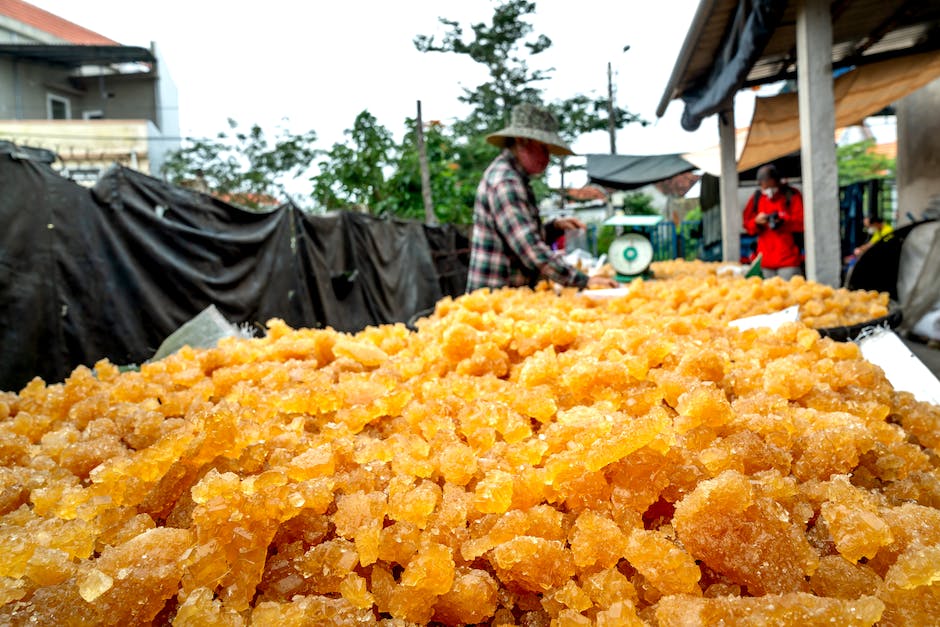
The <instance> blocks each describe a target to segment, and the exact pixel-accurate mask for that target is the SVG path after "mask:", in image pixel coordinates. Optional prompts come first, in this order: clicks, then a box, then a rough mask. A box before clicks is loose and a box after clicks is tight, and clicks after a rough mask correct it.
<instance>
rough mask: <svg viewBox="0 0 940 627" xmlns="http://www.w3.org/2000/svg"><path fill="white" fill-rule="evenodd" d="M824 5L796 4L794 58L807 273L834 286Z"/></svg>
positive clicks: (835, 236) (837, 246)
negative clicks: (798, 113)
mask: <svg viewBox="0 0 940 627" xmlns="http://www.w3.org/2000/svg"><path fill="white" fill-rule="evenodd" d="M829 4H830V2H829V0H802V2H800V3H799V5H798V6H797V14H796V61H797V90H798V101H799V106H800V144H801V146H802V148H801V162H802V167H803V190H802V191H803V204H804V207H805V216H804V220H805V227H806V237H805V240H806V276H807V278H809V279H811V280H813V281H817V282H819V283H824V284H826V285H831V286H833V287H835V286H838V285H839V283H840V275H841V267H842V266H841V264H842V260H841V256H842V250H841V247H842V244H841V237H840V235H839V180H838V170H837V167H836V143H835V132H836V129H835V124H836V123H835V104H834V100H833V95H832V16H831V14H830V10H829Z"/></svg>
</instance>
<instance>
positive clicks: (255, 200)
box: [161, 119, 319, 209]
mask: <svg viewBox="0 0 940 627" xmlns="http://www.w3.org/2000/svg"><path fill="white" fill-rule="evenodd" d="M228 126H229V131H228V132H221V133H219V134H218V135H217V136H216V137H215V138H212V139H193V140H189V141H188V145H186V146H185V147H183V148H181V149H180V150H177V151H174V152H171V153H170V154H169V156H168V158H167V160H166V161H165V163H164V164H163V167H162V168H161V174H162V175H163V176H164V177H165V178H166V179H167V180H168V181H170V182H171V183H175V184H178V185H183V186H188V187H195V188H197V189H203V188H204V189H206V190H209V191H211V192H212V193H213V194H215V195H217V196H220V197H224V198H227V199H229V200H231V201H232V202H235V203H237V204H241V205H243V206H246V207H248V208H251V209H259V208H263V207H264V206H265V205H266V204H268V203H266V202H265V200H266V199H271V198H274V199H279V200H280V201H283V200H286V198H285V197H284V195H283V193H282V190H283V184H284V183H285V182H287V181H289V180H292V179H294V178H296V177H298V176H300V175H302V174H303V173H304V172H305V171H306V170H307V169H308V168H309V167H310V164H311V162H312V161H313V159H314V158H315V157H316V155H317V154H318V152H319V151H318V150H317V149H316V148H314V144H315V142H316V139H317V134H316V132H314V131H308V132H306V133H302V134H293V133H289V132H287V131H285V130H283V129H281V130H280V131H279V132H278V134H277V136H276V137H275V138H274V139H273V140H270V139H268V137H267V136H266V135H265V133H264V131H263V130H262V129H261V127H260V126H258V125H257V124H255V125H253V126H252V127H251V128H249V129H248V130H247V131H243V130H241V128H240V127H239V125H238V123H237V122H236V121H235V120H232V119H229V120H228Z"/></svg>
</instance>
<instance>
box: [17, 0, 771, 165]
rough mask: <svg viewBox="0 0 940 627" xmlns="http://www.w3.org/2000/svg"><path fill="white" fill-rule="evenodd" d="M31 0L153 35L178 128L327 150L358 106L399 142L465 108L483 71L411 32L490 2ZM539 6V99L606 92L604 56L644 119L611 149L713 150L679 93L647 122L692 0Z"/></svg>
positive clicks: (129, 35) (743, 104)
mask: <svg viewBox="0 0 940 627" xmlns="http://www.w3.org/2000/svg"><path fill="white" fill-rule="evenodd" d="M31 1H32V3H33V4H35V5H36V6H39V7H41V8H43V9H45V10H47V11H50V12H52V13H55V14H57V15H60V16H62V17H64V18H66V19H68V20H71V21H73V22H75V23H77V24H80V25H82V26H84V27H86V28H89V29H91V30H94V31H96V32H98V33H100V34H102V35H105V36H107V37H110V38H112V39H115V40H117V41H119V42H120V43H122V44H125V45H142V46H149V45H150V42H151V41H153V42H156V45H157V46H158V47H159V48H160V50H161V53H162V55H163V57H164V58H165V61H166V65H167V66H168V67H166V68H165V70H166V71H168V72H169V73H170V75H171V76H172V78H173V80H174V82H175V83H176V86H177V88H178V90H179V107H180V112H179V113H180V115H179V117H180V126H181V130H182V134H183V135H184V136H195V137H209V136H214V135H215V134H216V133H217V132H219V131H222V130H225V129H226V128H227V127H226V119H227V118H233V119H235V120H237V121H238V122H239V123H240V124H242V125H250V124H254V123H258V124H261V125H262V126H263V127H264V128H265V129H266V130H270V131H274V130H275V129H276V127H277V125H279V124H280V125H282V126H285V127H286V128H287V129H289V130H290V131H292V132H303V131H307V130H310V129H313V130H315V131H316V132H317V134H318V136H319V139H320V142H319V143H320V146H321V147H322V148H324V149H326V148H329V147H330V146H331V145H332V144H333V143H334V142H336V141H342V139H343V131H344V129H347V128H349V127H350V126H352V123H353V121H354V119H355V117H356V115H357V114H358V113H359V112H361V111H362V110H363V109H368V110H369V111H370V112H371V113H372V114H373V115H375V116H376V117H377V118H378V121H379V122H380V123H381V124H383V125H385V126H386V127H387V128H389V129H390V130H391V131H392V132H393V133H394V134H395V136H396V138H400V137H401V135H402V133H403V132H404V127H403V123H404V120H405V118H406V117H408V116H412V117H413V116H414V114H415V102H416V101H417V100H421V101H422V110H423V116H424V118H425V120H431V119H438V120H442V121H444V122H447V121H449V120H452V119H454V118H455V117H459V116H462V115H464V114H465V113H466V109H465V108H464V106H463V105H462V104H461V103H460V102H458V100H457V98H458V96H459V95H460V94H461V88H462V87H464V86H466V87H473V86H475V85H477V84H479V83H480V82H482V81H484V80H485V79H486V74H485V71H484V70H483V68H482V66H477V65H476V64H474V63H473V62H472V61H469V60H467V59H464V58H462V57H460V56H458V55H453V54H432V53H421V52H418V51H417V50H416V49H415V47H414V45H413V43H412V40H413V39H414V37H415V36H416V35H418V34H435V33H437V34H440V33H442V32H443V30H444V29H443V27H442V26H441V25H440V24H439V23H438V20H437V18H438V17H447V18H450V19H455V20H458V21H461V22H462V23H464V24H466V25H467V26H468V28H466V31H467V32H469V23H470V22H477V21H488V20H489V18H490V17H491V16H492V12H493V6H494V3H493V1H491V0H407V1H405V2H389V1H387V0H337V1H331V2H297V1H293V0H266V1H264V2H257V1H255V2H244V1H242V0H230V1H228V2H223V1H219V0H188V1H186V2H183V1H182V0H164V1H163V2H158V3H153V2H146V3H145V2H140V1H138V0H84V1H82V2H75V0H31ZM536 6H537V9H536V13H535V15H534V16H533V18H532V22H533V25H534V27H535V31H534V32H535V33H536V34H545V35H547V36H549V37H550V38H551V39H552V41H553V44H554V45H553V46H552V47H551V48H550V49H549V50H548V51H547V52H545V53H543V54H540V55H537V56H536V57H534V58H532V61H531V67H533V68H548V67H554V68H555V71H554V73H553V75H552V76H553V78H552V79H551V80H550V81H547V82H546V83H545V88H546V91H545V96H546V99H548V100H554V99H556V98H564V97H568V96H572V95H574V94H577V93H585V94H591V93H594V94H597V95H603V94H605V93H606V90H607V63H608V62H611V63H612V64H613V69H614V73H615V76H614V85H615V89H616V100H617V103H618V104H619V105H620V106H623V107H625V108H627V109H629V110H631V111H634V112H636V113H639V114H641V115H642V116H644V117H645V118H647V119H648V120H650V121H651V122H652V124H651V125H650V126H648V127H646V128H641V127H640V126H638V125H633V126H630V127H628V128H626V129H624V130H621V131H620V132H619V134H618V137H617V150H618V152H619V153H621V154H662V153H668V152H686V151H694V150H700V149H703V148H707V147H709V146H713V145H715V144H717V141H718V134H717V122H716V121H715V119H714V117H712V118H710V119H707V120H705V122H704V123H703V125H702V128H701V129H700V130H699V131H697V132H696V133H689V132H686V131H684V130H682V128H681V126H680V125H679V117H680V114H681V110H682V103H681V102H680V101H674V102H673V103H672V104H671V105H670V107H669V109H668V110H667V113H666V116H665V117H663V118H662V119H658V120H657V119H656V117H655V110H656V106H657V104H658V103H659V99H660V97H661V96H662V93H663V90H664V89H665V86H666V82H667V80H668V78H669V75H670V73H671V71H672V68H673V65H674V64H675V61H676V57H677V56H678V54H679V49H680V48H681V46H682V42H683V40H684V38H685V34H686V32H687V30H688V27H689V24H690V22H691V20H692V16H693V14H694V12H695V9H696V7H697V6H698V0H657V1H654V2H649V1H647V0H642V1H641V0H621V1H619V2H615V1H610V0H606V1H605V0H579V1H578V2H571V1H568V0H538V1H537V4H536ZM625 45H629V46H630V49H629V51H627V52H623V48H624V46H625ZM737 102H738V106H737V113H736V115H737V123H738V126H745V125H747V123H748V122H749V121H750V115H751V111H752V108H753V98H752V97H751V96H750V92H744V93H742V94H741V95H739V97H738V99H737ZM574 149H575V151H576V152H578V153H580V154H587V153H606V152H609V139H608V136H607V134H606V133H603V132H598V133H593V134H590V135H585V136H583V137H581V138H579V139H578V140H577V141H576V142H575V144H574ZM571 182H573V183H577V182H578V181H577V180H576V181H571Z"/></svg>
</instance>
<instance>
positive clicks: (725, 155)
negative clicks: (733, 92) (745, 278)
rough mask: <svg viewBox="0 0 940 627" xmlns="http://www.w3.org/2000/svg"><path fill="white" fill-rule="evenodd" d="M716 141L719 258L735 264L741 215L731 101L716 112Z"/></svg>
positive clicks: (738, 256)
mask: <svg viewBox="0 0 940 627" xmlns="http://www.w3.org/2000/svg"><path fill="white" fill-rule="evenodd" d="M718 142H719V145H720V148H721V179H720V181H719V198H720V199H721V258H722V259H723V260H724V261H733V262H735V263H736V262H738V261H740V259H741V223H742V219H741V214H742V212H743V210H742V207H741V205H740V204H739V203H738V162H737V159H736V154H737V153H736V152H735V148H736V146H735V143H734V142H735V133H734V101H733V100H732V102H731V103H730V104H729V105H728V108H727V109H726V110H724V111H721V112H719V113H718Z"/></svg>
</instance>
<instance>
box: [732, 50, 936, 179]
mask: <svg viewBox="0 0 940 627" xmlns="http://www.w3.org/2000/svg"><path fill="white" fill-rule="evenodd" d="M938 76H940V52H930V53H923V54H917V55H912V56H908V57H903V58H899V59H892V60H890V61H882V62H880V63H874V64H872V65H865V66H862V67H859V68H856V69H854V70H852V71H851V72H847V73H845V74H843V75H841V76H839V77H838V78H837V79H835V82H834V83H833V86H832V90H833V97H834V99H835V116H836V120H835V127H836V128H837V129H838V128H843V127H846V126H852V125H855V124H859V123H861V122H862V120H864V119H865V118H866V117H868V116H870V115H873V114H875V113H877V112H878V111H881V110H882V109H884V108H885V107H886V106H887V105H889V104H891V103H892V102H896V101H897V100H900V99H901V98H903V97H904V96H906V95H908V94H910V93H913V92H915V91H917V90H918V89H920V88H921V87H923V86H924V85H926V84H927V83H930V82H931V81H933V80H934V79H935V78H937V77H938ZM797 97H798V96H797V94H796V93H794V92H791V93H787V94H781V95H779V96H772V97H769V98H757V99H756V102H755V105H754V118H753V119H752V120H751V127H750V131H749V132H748V135H747V142H746V144H745V146H744V151H743V152H742V153H741V158H740V159H739V160H738V171H739V172H742V171H744V170H749V169H751V168H754V167H757V166H759V165H762V164H764V163H769V162H771V161H773V160H774V159H777V158H779V157H782V156H784V155H787V154H790V153H792V152H794V151H797V150H799V149H800V111H799V103H798V101H797Z"/></svg>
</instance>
